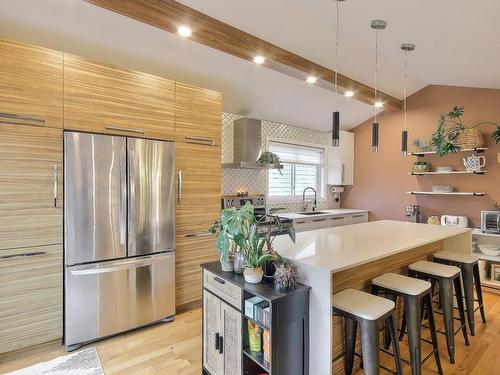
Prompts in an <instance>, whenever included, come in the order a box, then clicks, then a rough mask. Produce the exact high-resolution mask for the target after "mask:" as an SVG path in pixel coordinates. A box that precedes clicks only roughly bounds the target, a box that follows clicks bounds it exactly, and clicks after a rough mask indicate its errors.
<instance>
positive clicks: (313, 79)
mask: <svg viewBox="0 0 500 375" xmlns="http://www.w3.org/2000/svg"><path fill="white" fill-rule="evenodd" d="M317 80H318V78H317V77H315V76H309V77H307V79H306V81H307V83H316V81H317Z"/></svg>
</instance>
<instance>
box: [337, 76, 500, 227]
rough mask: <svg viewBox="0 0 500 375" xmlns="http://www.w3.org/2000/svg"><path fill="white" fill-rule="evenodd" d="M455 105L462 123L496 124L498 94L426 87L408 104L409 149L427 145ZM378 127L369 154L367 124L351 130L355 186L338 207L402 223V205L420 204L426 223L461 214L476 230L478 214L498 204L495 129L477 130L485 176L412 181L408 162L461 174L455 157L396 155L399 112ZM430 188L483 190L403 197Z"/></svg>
mask: <svg viewBox="0 0 500 375" xmlns="http://www.w3.org/2000/svg"><path fill="white" fill-rule="evenodd" d="M455 105H459V106H464V107H465V114H464V116H463V119H464V122H465V123H476V122H480V121H492V122H496V123H500V90H494V89H476V88H465V87H452V86H428V87H426V88H424V89H422V90H420V91H418V92H417V93H415V94H413V95H412V96H411V97H409V99H408V131H409V142H408V143H409V149H410V150H413V145H412V143H413V139H414V138H421V139H426V140H428V139H429V138H430V136H431V134H432V133H433V132H434V130H435V129H436V127H437V122H438V119H439V115H440V113H442V112H448V111H449V110H451V108H452V107H453V106H455ZM378 117H379V118H378V122H379V123H380V150H379V152H378V153H372V152H371V123H372V122H373V119H370V120H368V121H366V122H364V123H362V124H361V125H359V126H357V127H356V128H354V129H353V132H354V133H355V181H354V186H352V187H349V188H347V189H346V192H345V193H344V194H343V204H342V205H343V206H344V207H352V208H363V209H369V210H371V216H370V220H380V219H392V220H404V208H405V205H406V204H419V205H421V207H422V210H423V213H424V216H425V218H427V216H429V215H441V214H456V215H466V216H468V218H469V226H479V225H480V211H481V210H491V209H494V205H495V203H496V202H500V163H499V162H498V161H497V155H498V157H500V145H497V144H495V142H494V141H493V139H492V138H491V136H490V135H489V134H490V133H491V132H492V131H493V129H494V127H493V126H492V125H490V126H489V125H486V126H483V127H482V128H481V132H482V133H483V135H484V138H485V147H488V148H489V149H488V151H487V152H486V153H485V154H484V155H485V156H486V167H485V168H486V169H487V170H488V172H487V173H486V175H484V176H475V175H458V176H450V175H448V176H421V177H416V176H411V175H408V171H410V170H411V168H412V165H413V162H415V161H416V160H427V161H429V162H430V163H431V164H432V166H433V167H435V166H440V165H441V166H443V165H452V166H453V167H454V168H455V169H464V167H463V164H462V157H464V156H468V155H469V154H468V153H458V154H455V155H447V156H444V157H438V156H437V155H432V156H428V157H425V158H420V159H419V158H417V157H414V156H408V157H406V158H404V157H401V156H400V148H401V131H402V128H403V113H402V112H401V111H400V112H388V113H384V114H382V115H380V116H378ZM432 185H453V186H454V187H455V190H456V191H484V192H486V196H484V197H445V196H433V197H415V196H412V195H409V194H406V192H407V191H411V190H426V191H428V190H431V186H432Z"/></svg>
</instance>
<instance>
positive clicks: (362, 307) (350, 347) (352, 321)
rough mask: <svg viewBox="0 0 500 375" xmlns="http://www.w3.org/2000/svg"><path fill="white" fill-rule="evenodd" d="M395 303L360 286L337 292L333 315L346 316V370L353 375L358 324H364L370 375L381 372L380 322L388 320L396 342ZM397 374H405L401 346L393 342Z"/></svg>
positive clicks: (365, 361) (364, 348)
mask: <svg viewBox="0 0 500 375" xmlns="http://www.w3.org/2000/svg"><path fill="white" fill-rule="evenodd" d="M394 306H395V305H394V302H392V301H389V300H387V299H385V298H381V297H377V296H374V295H371V294H369V293H365V292H362V291H359V290H356V289H345V290H343V291H341V292H339V293H336V294H334V295H333V314H334V315H337V316H342V317H344V318H345V337H344V355H345V359H344V370H345V373H346V374H352V370H353V366H354V355H358V354H357V353H356V352H355V348H356V330H357V325H358V323H359V325H360V326H361V351H362V359H363V364H364V366H363V369H364V372H365V374H366V375H373V374H379V373H380V367H382V368H383V369H385V370H388V371H391V372H392V370H390V369H388V368H386V367H384V366H380V353H379V324H380V322H385V323H386V324H387V326H388V327H389V331H390V334H391V337H392V338H393V340H394V342H397V341H396V321H395V317H394V312H395V310H394ZM393 355H394V362H395V365H396V374H398V375H400V374H403V372H402V369H401V357H400V354H399V345H398V344H396V345H393Z"/></svg>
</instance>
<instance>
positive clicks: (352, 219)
mask: <svg viewBox="0 0 500 375" xmlns="http://www.w3.org/2000/svg"><path fill="white" fill-rule="evenodd" d="M366 222H368V212H360V213H353V214H348V215H318V216H316V217H306V218H299V219H294V220H293V227H294V228H295V230H296V231H297V232H305V231H308V230H316V229H323V228H331V227H341V226H343V225H350V224H359V223H366Z"/></svg>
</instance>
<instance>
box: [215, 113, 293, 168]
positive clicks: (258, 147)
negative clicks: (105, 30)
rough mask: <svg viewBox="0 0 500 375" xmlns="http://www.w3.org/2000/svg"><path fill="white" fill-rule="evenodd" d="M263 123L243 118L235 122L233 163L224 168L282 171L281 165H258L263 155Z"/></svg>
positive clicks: (225, 165) (226, 164)
mask: <svg viewBox="0 0 500 375" xmlns="http://www.w3.org/2000/svg"><path fill="white" fill-rule="evenodd" d="M261 134H262V123H261V121H260V120H256V119H253V118H248V117H242V118H240V119H239V120H236V121H235V122H234V138H233V139H234V140H233V162H232V163H223V164H222V168H238V169H281V168H283V166H282V165H281V164H266V163H257V162H256V160H257V159H258V158H259V156H260V154H261V153H262V136H261Z"/></svg>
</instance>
